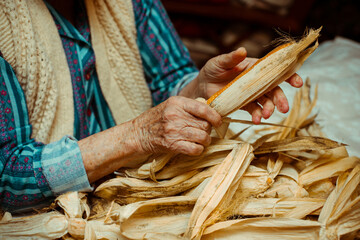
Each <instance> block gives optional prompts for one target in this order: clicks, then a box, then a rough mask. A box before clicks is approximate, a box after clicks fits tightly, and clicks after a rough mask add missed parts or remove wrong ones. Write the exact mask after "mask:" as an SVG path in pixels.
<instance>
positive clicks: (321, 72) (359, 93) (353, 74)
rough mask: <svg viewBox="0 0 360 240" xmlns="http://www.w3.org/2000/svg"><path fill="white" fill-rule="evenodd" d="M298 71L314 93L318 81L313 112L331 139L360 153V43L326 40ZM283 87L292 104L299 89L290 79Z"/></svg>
mask: <svg viewBox="0 0 360 240" xmlns="http://www.w3.org/2000/svg"><path fill="white" fill-rule="evenodd" d="M298 74H299V75H300V76H301V77H302V78H303V79H304V80H305V79H306V78H307V77H309V78H310V80H311V85H312V93H313V90H314V88H315V84H318V85H319V91H318V93H319V95H318V102H317V105H316V108H315V109H314V111H313V113H316V112H318V113H319V115H318V117H317V122H318V123H319V124H320V125H321V127H323V132H324V133H325V134H326V136H327V137H328V138H330V139H332V140H335V141H339V142H342V143H345V144H348V145H349V146H348V147H347V149H348V151H349V154H350V156H353V155H354V156H359V157H360V44H359V43H357V42H354V41H351V40H348V39H345V38H342V37H337V38H336V39H335V40H332V41H327V42H324V43H322V44H320V46H319V48H318V49H317V50H316V51H315V52H314V53H313V54H312V55H311V56H310V58H309V59H307V60H306V62H305V63H304V65H303V66H302V67H301V69H300V70H299V71H298ZM281 87H282V88H283V90H284V92H285V94H286V95H287V97H288V100H289V103H290V106H291V104H292V100H293V97H294V94H295V92H296V89H294V88H292V87H290V86H289V84H287V83H283V84H281ZM312 95H313V94H312ZM233 117H234V118H240V119H248V120H250V119H251V118H250V116H249V114H247V113H245V112H244V111H237V112H235V113H234V115H233ZM283 117H284V115H283V114H280V113H279V112H275V113H274V115H273V116H272V117H271V118H270V119H269V120H267V121H268V122H279V120H281V119H282V118H283ZM241 128H244V125H240V124H232V126H231V129H232V130H234V131H235V132H236V131H238V130H240V129H241ZM256 128H257V127H253V129H256ZM251 132H252V131H248V133H247V134H248V135H250V134H251ZM247 140H249V139H247Z"/></svg>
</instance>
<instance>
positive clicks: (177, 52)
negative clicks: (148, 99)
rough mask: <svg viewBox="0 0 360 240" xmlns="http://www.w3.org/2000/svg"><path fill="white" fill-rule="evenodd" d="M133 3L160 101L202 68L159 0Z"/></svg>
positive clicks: (146, 63) (143, 51) (147, 69)
mask: <svg viewBox="0 0 360 240" xmlns="http://www.w3.org/2000/svg"><path fill="white" fill-rule="evenodd" d="M133 6H134V13H135V20H136V27H137V44H138V46H139V50H140V55H141V58H142V61H143V66H144V71H145V75H146V79H147V83H148V86H149V88H150V90H151V93H152V97H153V101H154V103H155V104H159V103H161V102H162V101H164V100H166V99H167V98H168V97H169V96H171V95H173V94H174V92H178V91H180V90H181V88H179V87H184V86H185V85H186V84H183V83H185V82H186V80H188V79H189V78H187V77H185V76H186V75H188V74H190V73H197V72H198V69H197V68H196V66H195V64H194V63H193V61H192V60H191V58H190V55H189V52H188V50H187V49H186V47H185V46H184V44H183V43H182V42H181V40H180V38H179V36H178V34H177V33H176V31H175V29H174V27H173V25H172V23H171V22H170V20H169V17H168V16H167V13H166V11H165V9H164V7H163V6H162V4H161V2H160V1H159V0H141V1H139V0H133ZM176 87H178V88H177V89H175V90H174V88H176ZM173 90H174V91H173Z"/></svg>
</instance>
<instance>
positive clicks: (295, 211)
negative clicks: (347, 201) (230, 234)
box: [233, 198, 325, 219]
mask: <svg viewBox="0 0 360 240" xmlns="http://www.w3.org/2000/svg"><path fill="white" fill-rule="evenodd" d="M324 204H325V199H319V198H247V199H246V200H245V201H243V202H242V203H241V204H239V206H238V207H237V208H236V209H233V214H234V215H235V216H243V217H246V216H250V217H255V216H258V217H261V216H271V217H292V218H298V219H301V218H304V217H305V216H307V215H319V214H320V210H321V208H322V206H323V205H324Z"/></svg>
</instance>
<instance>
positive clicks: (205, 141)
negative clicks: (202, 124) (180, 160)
mask: <svg viewBox="0 0 360 240" xmlns="http://www.w3.org/2000/svg"><path fill="white" fill-rule="evenodd" d="M180 134H181V136H182V137H183V139H182V140H185V141H188V142H194V143H198V144H201V145H203V146H209V145H210V143H211V137H210V135H209V134H208V133H207V132H206V131H203V130H200V129H197V128H193V127H185V128H183V129H181V130H180Z"/></svg>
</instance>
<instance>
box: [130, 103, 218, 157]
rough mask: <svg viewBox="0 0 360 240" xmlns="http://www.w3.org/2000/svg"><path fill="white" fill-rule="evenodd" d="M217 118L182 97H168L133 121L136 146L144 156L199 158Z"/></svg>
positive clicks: (206, 109) (204, 106) (200, 106)
mask: <svg viewBox="0 0 360 240" xmlns="http://www.w3.org/2000/svg"><path fill="white" fill-rule="evenodd" d="M220 125H221V116H220V115H219V114H218V113H217V112H216V111H215V110H214V109H212V108H211V107H209V106H208V105H207V104H205V103H202V102H199V101H197V100H193V99H190V98H185V97H180V96H176V97H171V98H169V99H168V100H166V101H165V102H163V103H161V104H159V105H158V106H156V107H154V108H152V109H149V110H148V111H146V112H144V113H143V114H141V115H140V116H139V117H137V118H135V119H134V120H133V126H134V129H135V131H137V133H136V135H137V139H138V143H137V144H138V146H139V149H141V151H142V152H144V153H161V152H172V153H183V154H187V155H199V154H200V153H202V151H203V150H204V147H205V146H208V145H209V144H210V142H211V137H210V131H211V126H215V127H218V126H220Z"/></svg>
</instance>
